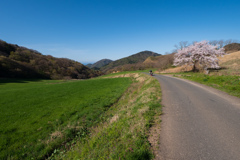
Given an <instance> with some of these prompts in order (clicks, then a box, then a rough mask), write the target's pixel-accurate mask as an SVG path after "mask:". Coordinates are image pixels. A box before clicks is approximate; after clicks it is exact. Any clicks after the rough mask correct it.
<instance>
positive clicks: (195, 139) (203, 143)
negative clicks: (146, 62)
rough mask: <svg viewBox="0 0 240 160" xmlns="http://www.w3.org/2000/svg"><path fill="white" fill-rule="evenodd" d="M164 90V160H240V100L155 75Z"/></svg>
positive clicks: (162, 126) (162, 145)
mask: <svg viewBox="0 0 240 160" xmlns="http://www.w3.org/2000/svg"><path fill="white" fill-rule="evenodd" d="M155 77H156V78H157V79H158V80H159V82H160V84H161V88H162V93H163V97H162V100H163V101H162V104H163V105H164V107H163V116H162V125H161V134H160V151H159V156H158V157H157V159H161V160H172V159H173V160H200V159H201V160H240V99H239V98H236V97H232V96H229V95H227V94H225V93H223V92H221V91H218V90H215V89H213V88H210V87H206V86H204V85H200V84H198V83H195V82H190V81H187V80H181V79H179V78H174V77H168V76H162V75H155Z"/></svg>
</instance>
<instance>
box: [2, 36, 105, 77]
mask: <svg viewBox="0 0 240 160" xmlns="http://www.w3.org/2000/svg"><path fill="white" fill-rule="evenodd" d="M100 74H101V73H100V72H99V71H94V70H91V69H89V68H88V67H86V66H84V65H83V64H81V63H79V62H76V61H73V60H70V59H67V58H55V57H53V56H50V55H47V56H46V55H42V54H41V53H40V52H38V51H35V50H32V49H28V48H26V47H21V46H18V45H14V44H9V43H7V42H5V41H2V40H0V78H49V79H63V78H65V79H66V78H67V79H71V78H74V79H85V78H91V77H96V76H98V75H100Z"/></svg>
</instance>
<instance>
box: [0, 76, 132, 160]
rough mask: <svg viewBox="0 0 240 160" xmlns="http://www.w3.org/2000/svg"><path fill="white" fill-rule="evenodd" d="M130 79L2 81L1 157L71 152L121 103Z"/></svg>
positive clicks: (0, 88)
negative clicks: (115, 105)
mask: <svg viewBox="0 0 240 160" xmlns="http://www.w3.org/2000/svg"><path fill="white" fill-rule="evenodd" d="M131 83H132V82H131V79H129V78H119V79H93V80H83V81H54V80H40V81H24V80H15V81H14V80H11V83H10V81H9V80H3V79H2V80H0V95H1V99H0V106H1V108H0V119H1V123H0V159H42V158H46V157H48V154H51V153H52V152H54V151H55V152H56V149H57V148H59V147H60V148H63V149H64V150H67V149H68V148H69V147H70V146H71V143H70V144H69V142H70V141H72V140H73V139H74V138H75V139H76V137H78V138H79V139H80V138H82V137H85V136H87V135H88V133H89V128H91V127H92V126H94V125H95V124H97V123H99V122H100V121H102V117H101V116H102V115H103V113H104V112H105V111H107V110H108V109H109V107H110V106H111V105H113V104H114V103H116V102H117V100H118V99H119V98H120V97H121V95H122V94H123V93H124V92H125V91H126V89H127V88H128V87H129V85H130V84H131Z"/></svg>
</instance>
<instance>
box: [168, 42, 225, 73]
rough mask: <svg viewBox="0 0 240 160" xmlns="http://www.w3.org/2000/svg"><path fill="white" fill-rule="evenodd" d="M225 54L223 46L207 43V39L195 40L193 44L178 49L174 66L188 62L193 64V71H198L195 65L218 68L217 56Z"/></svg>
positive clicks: (204, 67)
mask: <svg viewBox="0 0 240 160" xmlns="http://www.w3.org/2000/svg"><path fill="white" fill-rule="evenodd" d="M224 54H225V52H224V48H218V46H213V45H210V44H209V43H208V41H205V40H204V41H201V42H195V43H194V44H193V45H190V46H188V47H185V48H182V49H179V50H178V52H177V53H176V54H175V56H174V63H173V65H174V66H181V65H184V64H188V65H191V66H193V71H198V69H197V67H196V65H197V64H198V65H199V66H200V67H201V68H203V69H205V70H206V69H207V68H215V69H218V68H220V66H219V65H218V58H217V57H219V56H223V55H224Z"/></svg>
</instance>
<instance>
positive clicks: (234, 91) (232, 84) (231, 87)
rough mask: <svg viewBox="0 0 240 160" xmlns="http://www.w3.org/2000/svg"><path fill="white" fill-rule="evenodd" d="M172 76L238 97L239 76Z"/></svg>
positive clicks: (191, 73) (199, 74)
mask: <svg viewBox="0 0 240 160" xmlns="http://www.w3.org/2000/svg"><path fill="white" fill-rule="evenodd" d="M173 75H174V76H177V77H179V78H185V79H189V80H192V81H195V82H199V83H201V84H205V85H208V86H211V87H213V88H216V89H219V90H222V91H224V92H227V93H229V94H230V95H233V96H237V97H240V76H235V75H221V76H220V75H205V74H203V73H193V72H187V73H175V74H173Z"/></svg>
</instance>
